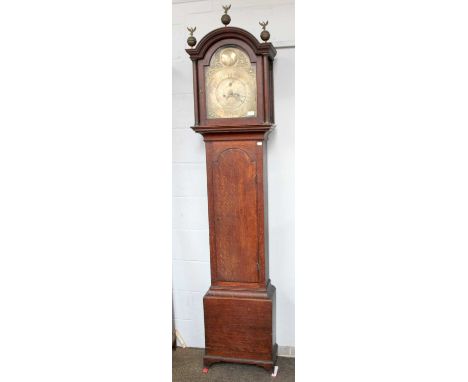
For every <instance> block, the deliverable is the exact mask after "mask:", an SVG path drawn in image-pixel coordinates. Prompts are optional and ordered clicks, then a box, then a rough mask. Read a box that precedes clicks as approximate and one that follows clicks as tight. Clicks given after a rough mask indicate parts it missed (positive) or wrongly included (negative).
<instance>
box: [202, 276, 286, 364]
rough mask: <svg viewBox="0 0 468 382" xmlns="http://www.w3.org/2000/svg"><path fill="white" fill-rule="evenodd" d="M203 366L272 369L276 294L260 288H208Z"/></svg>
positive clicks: (205, 300)
mask: <svg viewBox="0 0 468 382" xmlns="http://www.w3.org/2000/svg"><path fill="white" fill-rule="evenodd" d="M203 307H204V315H205V356H204V357H203V364H204V366H205V367H208V366H210V365H211V364H213V363H215V362H233V363H244V364H253V365H258V366H261V367H263V368H265V369H266V370H272V369H273V367H274V366H275V363H276V358H277V348H278V347H277V345H276V338H275V337H276V336H275V312H276V293H275V287H274V286H272V285H271V284H268V286H267V288H265V289H263V290H261V291H260V290H257V291H256V290H246V289H244V290H241V289H224V290H220V289H212V288H210V290H209V291H208V292H207V294H206V295H205V297H204V298H203Z"/></svg>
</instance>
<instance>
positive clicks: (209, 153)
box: [186, 7, 277, 370]
mask: <svg viewBox="0 0 468 382" xmlns="http://www.w3.org/2000/svg"><path fill="white" fill-rule="evenodd" d="M226 8H227V9H229V7H224V9H225V14H224V15H223V17H222V19H221V20H222V22H223V23H224V24H225V25H226V26H224V27H221V28H218V29H215V30H213V31H211V32H210V33H208V34H207V35H205V36H204V37H203V38H202V39H201V40H200V42H199V43H198V44H196V39H195V37H193V32H194V31H195V29H196V28H188V29H189V31H190V33H191V36H190V37H189V39H188V40H187V42H188V44H189V45H190V46H191V47H192V48H190V49H187V50H186V51H187V53H188V54H189V56H190V58H191V60H192V62H193V82H194V107H195V124H194V126H193V127H192V129H193V130H194V131H195V132H197V133H200V134H201V135H202V136H203V138H204V141H205V149H206V167H207V190H208V216H209V237H210V270H211V286H210V288H209V290H208V291H207V293H206V294H205V296H204V298H203V309H204V321H205V355H204V357H203V363H204V366H205V367H209V366H210V365H211V364H212V363H215V362H235V363H247V364H254V365H258V366H261V367H264V368H265V369H267V370H272V369H273V367H274V365H275V363H276V357H277V345H276V338H275V310H276V308H275V306H276V301H275V287H274V286H273V285H272V284H271V282H270V279H269V269H268V219H267V172H266V168H267V163H266V142H267V137H268V133H269V132H270V131H271V129H272V128H274V112H273V106H274V104H273V60H274V57H275V55H276V50H275V48H274V47H273V45H272V44H271V43H268V42H266V40H267V39H266V40H265V39H264V37H265V36H266V34H265V33H264V32H266V33H267V34H268V37H269V33H268V32H267V31H266V30H265V26H266V24H267V22H266V23H261V25H262V27H263V29H264V30H263V32H262V35H261V38H262V39H263V40H264V42H260V41H258V40H257V39H256V38H255V37H254V36H253V35H252V34H251V33H249V32H247V31H245V30H244V29H241V28H237V27H229V26H227V24H229V22H230V17H229V15H227V10H226ZM225 16H227V18H226V17H225ZM195 45H196V46H195Z"/></svg>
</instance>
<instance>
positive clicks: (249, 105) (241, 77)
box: [205, 46, 257, 119]
mask: <svg viewBox="0 0 468 382" xmlns="http://www.w3.org/2000/svg"><path fill="white" fill-rule="evenodd" d="M205 83H206V109H207V117H208V118H209V119H213V118H248V117H255V116H256V115H257V81H256V68H255V64H252V63H251V62H250V59H249V56H248V55H247V54H246V53H245V52H244V51H243V50H241V49H239V48H237V47H234V46H227V47H222V48H220V49H218V50H217V51H216V52H215V54H214V55H213V57H212V59H211V62H210V66H208V67H207V68H206V70H205Z"/></svg>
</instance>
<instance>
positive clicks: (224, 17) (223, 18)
mask: <svg viewBox="0 0 468 382" xmlns="http://www.w3.org/2000/svg"><path fill="white" fill-rule="evenodd" d="M223 9H224V15H222V16H221V22H222V23H223V24H224V26H225V27H226V26H228V24H229V23H230V22H231V16H229V15H228V14H227V13H228V11H229V10H230V9H231V4H229V5H223Z"/></svg>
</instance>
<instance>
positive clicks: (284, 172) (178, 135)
mask: <svg viewBox="0 0 468 382" xmlns="http://www.w3.org/2000/svg"><path fill="white" fill-rule="evenodd" d="M173 3H174V4H173V29H172V34H173V46H172V60H173V73H172V75H173V77H172V83H173V87H172V103H173V110H172V113H173V117H172V121H173V123H172V128H173V130H172V131H173V143H172V144H173V146H172V153H173V154H172V161H173V191H172V194H173V223H172V224H173V298H174V316H175V325H176V328H177V329H178V330H179V331H180V333H181V335H182V336H183V338H184V340H185V342H186V343H187V345H188V346H192V347H204V346H205V341H204V327H203V302H202V300H203V295H204V294H205V292H206V291H207V290H208V288H209V286H210V269H209V256H210V254H209V242H208V207H207V194H206V172H205V171H206V168H205V148H204V142H203V139H202V136H201V135H199V134H196V133H195V132H193V131H192V130H191V129H190V126H192V125H193V122H194V117H193V96H192V62H191V61H190V59H189V57H188V55H187V54H186V52H185V48H187V45H186V39H187V37H188V31H187V29H186V27H187V26H196V27H197V30H196V32H195V37H196V38H197V40H198V41H200V39H201V38H202V37H203V36H204V35H205V34H206V33H208V32H209V31H211V30H212V29H214V28H218V27H221V26H222V24H221V21H220V17H221V15H222V14H223V10H222V7H221V5H222V4H227V3H229V2H225V1H224V2H223V1H217V0H213V1H211V0H210V1H174V2H173ZM231 3H232V7H231V10H230V11H229V14H230V15H231V18H232V21H231V24H230V25H231V26H237V27H241V28H244V29H246V30H248V31H249V32H251V33H253V34H254V35H255V36H258V35H259V34H260V32H261V27H260V26H259V25H258V22H259V21H264V20H269V25H268V30H269V31H270V33H271V40H270V41H271V42H272V43H273V44H274V45H275V46H276V47H277V48H278V54H277V56H276V59H275V67H274V71H275V73H274V74H275V78H274V80H275V118H276V124H277V127H276V129H275V130H274V131H273V132H272V133H271V134H270V138H269V140H268V197H269V200H268V208H269V210H268V214H269V237H270V278H271V280H272V283H273V285H275V286H276V293H277V295H276V299H277V313H276V314H277V317H276V319H277V325H276V331H277V343H278V345H279V346H294V305H295V301H294V48H293V47H292V46H294V2H293V1H287V0H245V1H231ZM282 47H284V48H282Z"/></svg>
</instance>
